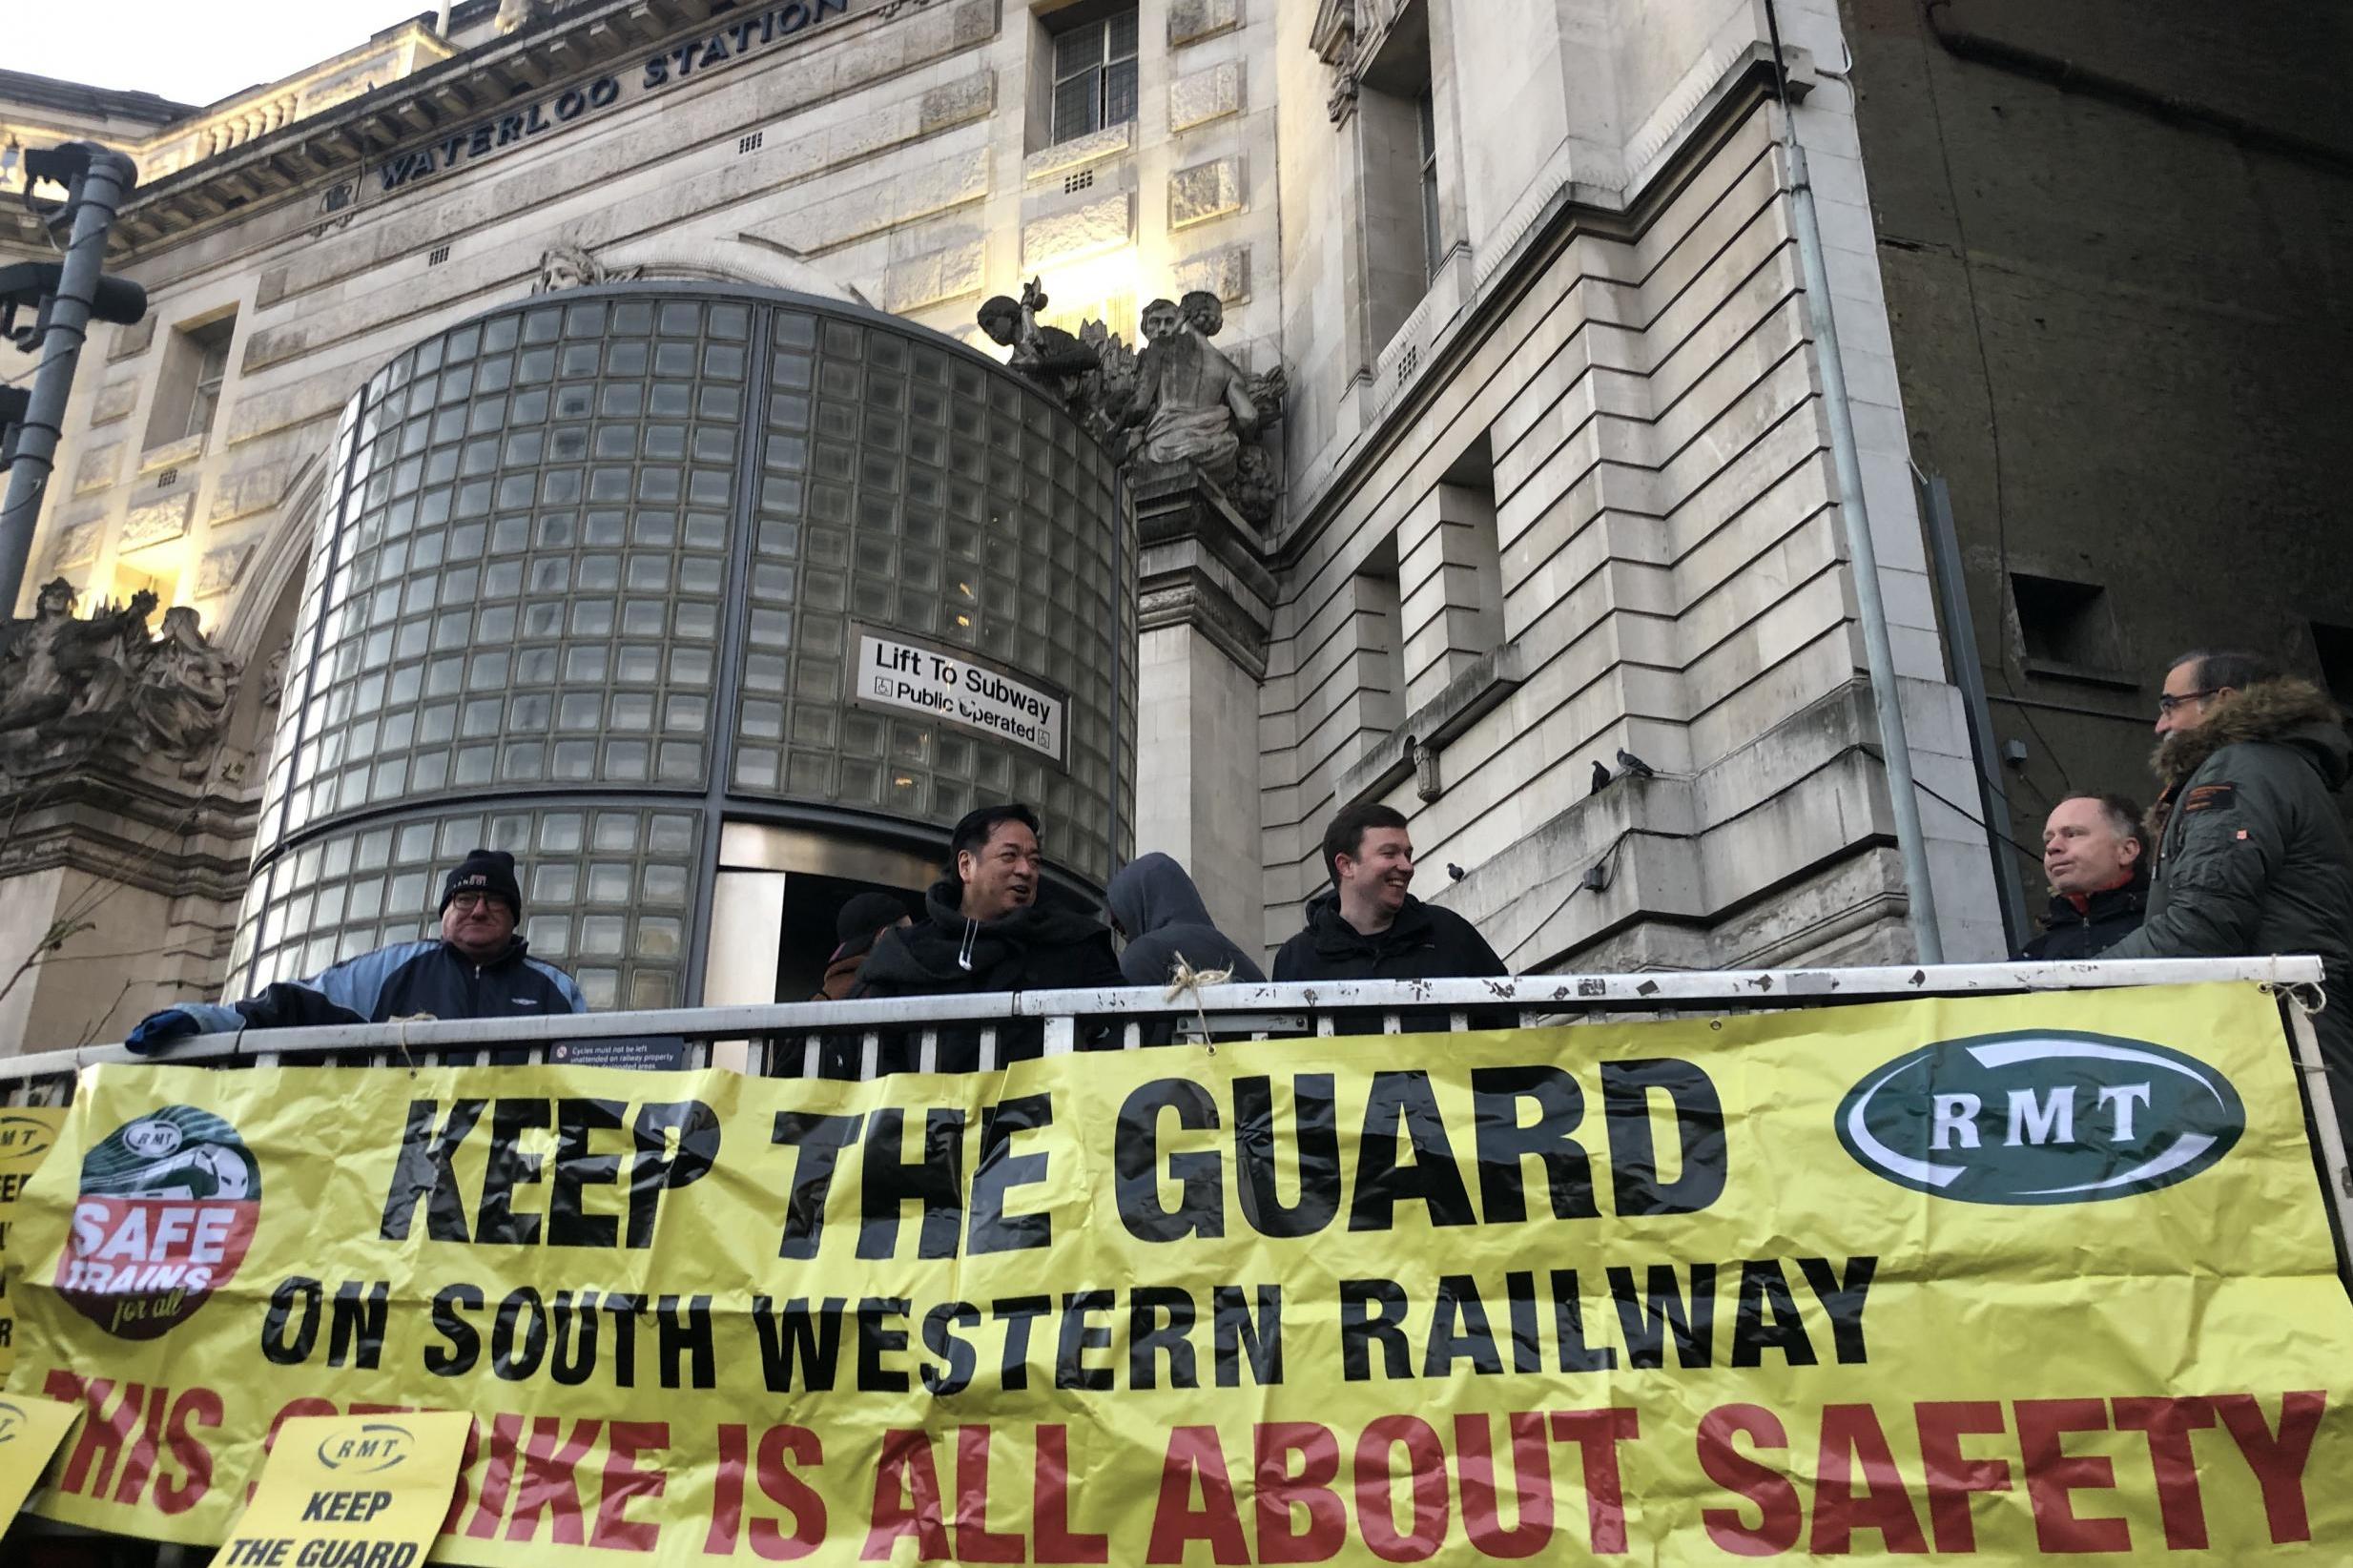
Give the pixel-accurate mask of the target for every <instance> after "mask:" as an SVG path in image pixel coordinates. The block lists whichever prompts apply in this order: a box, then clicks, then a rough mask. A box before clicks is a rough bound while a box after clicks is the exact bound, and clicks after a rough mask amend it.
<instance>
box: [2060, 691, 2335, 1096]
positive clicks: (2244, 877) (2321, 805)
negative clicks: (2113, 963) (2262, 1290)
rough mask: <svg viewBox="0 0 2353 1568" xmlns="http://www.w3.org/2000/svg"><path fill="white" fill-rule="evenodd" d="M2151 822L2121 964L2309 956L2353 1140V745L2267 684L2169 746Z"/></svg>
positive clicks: (2328, 717)
mask: <svg viewBox="0 0 2353 1568" xmlns="http://www.w3.org/2000/svg"><path fill="white" fill-rule="evenodd" d="M2153 766H2154V767H2155V768H2156V770H2157V777H2158V779H2159V780H2160V781H2161V782H2162V783H2163V784H2164V786H2165V790H2164V793H2163V794H2161V795H2159V796H2158V797H2157V804H2156V805H2155V806H2153V807H2151V808H2150V810H2149V820H2148V830H2149V841H2150V842H2151V843H2152V844H2154V845H2156V846H2157V880H2156V883H2155V885H2154V886H2152V887H2151V889H2150V892H2149V913H2148V918H2146V919H2144V920H2143V921H2142V922H2141V926H2140V929H2139V930H2138V931H2136V932H2134V933H2133V934H2132V935H2130V936H2128V937H2126V938H2125V939H2123V940H2122V941H2119V942H2117V943H2116V945H2115V946H2114V947H2111V948H2109V949H2108V950H2107V952H2105V953H2103V954H2102V955H2100V956H2101V957H2102V958H2109V959H2194V958H2234V957H2239V956H2242V955H2252V954H2271V953H2311V954H2317V955H2318V956H2319V957H2320V959H2321V961H2322V965H2323V967H2324V969H2325V972H2326V980H2325V984H2326V986H2327V989H2328V1001H2329V1005H2328V1008H2327V1010H2326V1011H2324V1012H2323V1013H2322V1014H2321V1016H2320V1017H2319V1018H2318V1019H2317V1020H2315V1024H2316V1026H2317V1033H2318V1034H2319V1037H2320V1045H2321V1053H2322V1058H2323V1059H2324V1060H2325V1061H2326V1062H2327V1063H2328V1067H2329V1082H2330V1087H2331V1089H2332V1091H2333V1093H2334V1096H2335V1099H2336V1101H2337V1118H2338V1121H2339V1123H2340V1124H2343V1125H2344V1126H2345V1127H2346V1128H2347V1130H2348V1134H2349V1135H2353V844H2348V841H2347V837H2346V833H2345V823H2344V816H2343V814H2342V812H2341V811H2340V810H2339V808H2338V803H2337V801H2336V799H2335V798H2334V797H2335V796H2336V794H2337V793H2338V792H2339V791H2341V790H2343V788H2344V787H2345V782H2346V780H2347V778H2348V777H2353V737H2349V736H2348V735H2347V734H2346V732H2345V725H2344V720H2343V716H2342V715H2341V714H2340V713H2339V712H2338V710H2337V707H2336V705H2335V704H2334V703H2332V702H2330V701H2329V700H2328V698H2327V697H2325V696H2324V695H2322V693H2321V691H2319V690H2318V689H2317V688H2315V687H2313V686H2312V685H2311V684H2310V683H2308V682H2305V681H2300V680H2276V681H2262V682H2259V683H2258V684H2256V685H2253V686H2250V687H2248V688H2247V689H2246V690H2245V691H2236V692H2233V693H2232V694H2231V695H2229V696H2227V697H2223V698H2221V699H2219V701H2217V702H2216V703H2215V704H2214V705H2213V707H2212V708H2211V709H2210V710H2209V711H2208V712H2207V715H2206V720H2205V722H2204V723H2202V724H2200V725H2199V726H2198V728H2197V729H2195V730H2188V731H2183V732H2179V733H2177V734H2172V735H2168V736H2166V737H2165V741H2164V744H2163V745H2161V746H2159V747H2158V748H2157V756H2156V758H2155V759H2154V762H2153Z"/></svg>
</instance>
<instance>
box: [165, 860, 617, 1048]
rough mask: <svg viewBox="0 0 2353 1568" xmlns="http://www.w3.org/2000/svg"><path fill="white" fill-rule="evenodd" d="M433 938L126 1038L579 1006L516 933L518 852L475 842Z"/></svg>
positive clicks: (185, 1010) (454, 878)
mask: <svg viewBox="0 0 2353 1568" xmlns="http://www.w3.org/2000/svg"><path fill="white" fill-rule="evenodd" d="M441 917H442V935H441V939H440V940H439V941H417V942H397V943H395V944H394V945H392V946H390V947H380V948H378V949H377V950H376V951H375V952H373V953H363V954H361V956H360V957H358V958H356V959H349V960H347V961H345V962H342V963H339V964H337V965H336V966H335V967H334V968H332V969H329V970H326V971H324V972H323V973H321V974H318V975H314V976H312V977H311V978H310V979H309V980H280V981H279V982H278V983H277V984H275V985H272V986H270V987H269V988H268V989H266V990H264V991H263V992H262V993H261V994H260V995H259V996H258V997H248V998H247V999H246V1000H245V1001H240V1002H237V1003H234V1004H230V1005H222V1004H218V1003H212V1002H188V1003H185V1004H183V1005H181V1006H178V1007H168V1008H166V1009H164V1010H163V1011H162V1012H160V1013H155V1014H151V1015H150V1016H149V1017H147V1018H146V1019H143V1020H141V1021H140V1023H139V1026H138V1027H137V1028H135V1029H134V1030H132V1031H131V1034H130V1036H129V1037H128V1038H127V1039H125V1040H124V1042H123V1043H124V1044H125V1045H128V1046H129V1047H131V1049H133V1050H134V1051H139V1052H142V1053H152V1052H155V1051H157V1050H161V1049H163V1048H165V1047H166V1046H167V1045H168V1044H169V1042H172V1041H174V1040H178V1039H183V1038H185V1037H187V1036H190V1035H204V1034H234V1033H236V1032H237V1031H238V1030H242V1029H291V1028H301V1027H307V1026H312V1025H317V1024H326V1023H382V1022H384V1021H386V1020H389V1019H396V1018H437V1019H459V1018H544V1017H547V1015H549V1014H556V1013H585V1012H587V1011H588V999H587V998H586V997H583V996H582V995H581V994H580V987H579V986H578V985H576V984H574V983H573V982H572V978H571V976H569V975H568V974H566V973H565V972H564V971H563V970H561V969H558V968H557V967H556V966H555V965H553V964H551V963H548V962H547V961H546V960H545V959H534V958H532V957H531V956H530V955H529V954H528V952H526V949H525V945H524V943H523V942H522V941H521V940H520V939H517V937H516V936H515V928H516V927H517V926H518V925H520V924H521V923H522V921H523V888H522V884H521V883H519V882H518V881H517V880H516V879H515V857H514V856H511V855H509V854H507V853H506V851H505V850H490V849H478V850H475V851H473V852H472V853H471V854H469V855H467V856H466V857H465V858H464V859H463V860H461V861H459V862H458V863H457V865H455V866H454V867H452V868H451V869H450V872H449V875H448V877H445V878H444V880H443V882H442V901H441Z"/></svg>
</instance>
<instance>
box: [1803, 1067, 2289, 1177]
mask: <svg viewBox="0 0 2353 1568" xmlns="http://www.w3.org/2000/svg"><path fill="white" fill-rule="evenodd" d="M2246 1125H2247V1116H2246V1108H2245V1106H2244V1105H2242V1104H2240V1103H2239V1091H2238V1090H2237V1089H2235V1088H2233V1087H2232V1086H2231V1083H2230V1080H2229V1079H2227V1078H2224V1077H2223V1076H2222V1075H2221V1074H2220V1073H2219V1072H2217V1071H2216V1070H2215V1069H2214V1068H2212V1067H2209V1066H2207V1065H2206V1064H2205V1063H2202V1062H2199V1061H2198V1059H2197V1058H2195V1057H2191V1056H2187V1055H2184V1054H2183V1053H2181V1052H2179V1051H2176V1050H2172V1049H2169V1048H2167V1047H2166V1046H2163V1045H2153V1044H2151V1043H2149V1042H2147V1041H2143V1040H2121V1039H2117V1038H2115V1037H2113V1036H2109V1035H2094V1034H2079V1033H2076V1032H2074V1031H2071V1030H2057V1029H2049V1030H2021V1031H2018V1032H2015V1033H2011V1034H1998V1035H1974V1036H1971V1037H1970V1038H1969V1039H1966V1040H1947V1041H1940V1042H1937V1043H1936V1044H1933V1045H1928V1046H1924V1047H1922V1048H1921V1049H1919V1050H1916V1051H1913V1052H1910V1053H1909V1054H1908V1055H1906V1056H1902V1057H1898V1058H1897V1059H1896V1060H1895V1061H1893V1062H1891V1063H1888V1065H1886V1066H1884V1067H1881V1068H1880V1069H1878V1070H1877V1071H1875V1072H1873V1073H1872V1074H1870V1075H1869V1076H1868V1077H1867V1078H1866V1079H1864V1080H1863V1082H1862V1083H1858V1084H1856V1085H1855V1086H1854V1088H1853V1089H1852V1090H1850V1091H1848V1093H1847V1098H1846V1099H1845V1101H1843V1102H1842V1103H1841V1104H1840V1105H1839V1107H1838V1136H1839V1141H1840V1142H1841V1143H1843V1144H1845V1145H1847V1153H1849V1154H1851V1155H1853V1156H1854V1157H1855V1158H1856V1159H1857V1160H1858V1161H1860V1162H1862V1163H1863V1164H1864V1165H1865V1166H1868V1167H1869V1168H1870V1169H1872V1170H1873V1171H1875V1172H1877V1173H1878V1174H1879V1175H1881V1176H1884V1177H1886V1178H1887V1179H1888V1180H1889V1181H1891V1182H1893V1183H1895V1184H1897V1185H1898V1186H1908V1187H1911V1188H1913V1189H1915V1190H1917V1191H1921V1192H1928V1193H1933V1194H1934V1195H1935V1196H1937V1197H1940V1198H1954V1199H1958V1200H1960V1201H1961V1202H1963V1203H1972V1204H2074V1203H2094V1202H2098V1201H2100V1200H2102V1199H2107V1198H2128V1197H2131V1196H2132V1195H2134V1194H2135V1193H2139V1192H2154V1191H2156V1190H2157V1188H2159V1187H2165V1186H2173V1185H2174V1184H2175V1183H2177V1182H2186V1181H2188V1180H2189V1179H2190V1178H2191V1177H2193V1176H2195V1175H2197V1174H2198V1172H2199V1171H2201V1170H2204V1169H2206V1168H2208V1167H2209V1166H2213V1165H2214V1164H2215V1163H2216V1162H2217V1161H2219V1160H2220V1159H2221V1158H2222V1156H2223V1155H2225V1154H2227V1153H2229V1152H2230V1150H2231V1146H2232V1145H2235V1144H2237V1143H2238V1142H2239V1135H2240V1134H2241V1133H2243V1132H2244V1131H2245V1130H2246Z"/></svg>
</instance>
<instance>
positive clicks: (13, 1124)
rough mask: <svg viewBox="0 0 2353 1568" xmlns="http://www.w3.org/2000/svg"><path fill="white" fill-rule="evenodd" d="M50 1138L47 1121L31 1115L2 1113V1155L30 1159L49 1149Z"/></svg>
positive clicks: (0, 1126) (17, 1158)
mask: <svg viewBox="0 0 2353 1568" xmlns="http://www.w3.org/2000/svg"><path fill="white" fill-rule="evenodd" d="M50 1139H51V1134H50V1129H49V1124H48V1123H47V1122H42V1121H36V1120H35V1119H34V1118H32V1117H30V1116H9V1115H6V1114H0V1155H4V1156H6V1157H7V1158H9V1159H11V1160H30V1159H31V1158H32V1157H33V1156H34V1155H36V1154H45V1153H47V1152H48V1151H49V1145H50Z"/></svg>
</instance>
